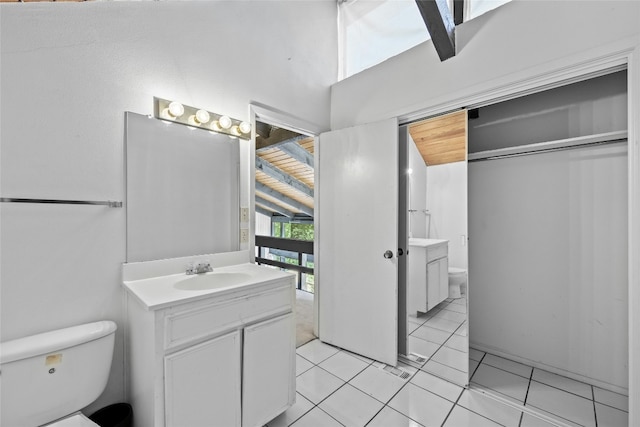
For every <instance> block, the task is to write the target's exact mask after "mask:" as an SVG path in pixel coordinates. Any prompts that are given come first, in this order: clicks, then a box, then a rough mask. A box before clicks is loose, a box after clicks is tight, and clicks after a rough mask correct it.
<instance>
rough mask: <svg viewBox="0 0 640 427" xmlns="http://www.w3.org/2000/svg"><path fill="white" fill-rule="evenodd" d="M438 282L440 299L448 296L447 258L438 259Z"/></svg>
mask: <svg viewBox="0 0 640 427" xmlns="http://www.w3.org/2000/svg"><path fill="white" fill-rule="evenodd" d="M438 263H439V264H440V265H439V267H438V274H440V277H439V278H438V284H439V285H440V301H444V300H446V299H447V298H449V258H447V257H445V258H441V259H439V260H438Z"/></svg>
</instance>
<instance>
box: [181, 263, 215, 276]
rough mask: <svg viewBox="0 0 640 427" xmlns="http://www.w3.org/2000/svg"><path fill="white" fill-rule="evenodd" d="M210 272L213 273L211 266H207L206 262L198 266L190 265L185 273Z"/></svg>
mask: <svg viewBox="0 0 640 427" xmlns="http://www.w3.org/2000/svg"><path fill="white" fill-rule="evenodd" d="M212 271H213V268H212V267H211V264H209V263H208V262H201V263H200V264H197V265H194V264H192V265H191V266H189V267H188V268H187V271H186V272H185V273H187V274H203V273H210V272H212Z"/></svg>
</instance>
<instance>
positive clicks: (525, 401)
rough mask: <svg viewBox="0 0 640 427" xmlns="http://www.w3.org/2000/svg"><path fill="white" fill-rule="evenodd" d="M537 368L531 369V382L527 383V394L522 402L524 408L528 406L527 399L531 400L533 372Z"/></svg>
mask: <svg viewBox="0 0 640 427" xmlns="http://www.w3.org/2000/svg"><path fill="white" fill-rule="evenodd" d="M535 369H536V368H534V367H533V366H532V367H531V373H530V374H529V382H528V383H527V392H526V393H525V394H524V400H523V401H522V404H523V405H524V406H527V399H528V398H529V389H530V388H531V381H533V371H534V370H535Z"/></svg>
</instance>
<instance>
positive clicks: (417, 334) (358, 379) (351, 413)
mask: <svg viewBox="0 0 640 427" xmlns="http://www.w3.org/2000/svg"><path fill="white" fill-rule="evenodd" d="M465 311H466V301H464V299H458V300H447V301H446V302H444V303H443V304H441V305H440V306H438V307H437V308H436V309H434V310H431V311H430V312H429V313H428V314H426V315H422V316H420V317H413V318H412V317H410V318H409V322H410V323H409V325H410V332H411V334H410V337H409V340H410V341H409V350H410V352H415V353H418V354H420V355H421V356H424V357H425V359H426V361H425V362H424V363H423V364H421V365H420V368H417V367H415V366H409V365H406V364H403V363H399V364H398V366H397V367H396V368H397V369H394V368H392V367H388V366H386V365H384V364H382V363H379V362H375V361H372V360H370V359H367V358H365V357H362V356H359V355H356V354H353V353H350V352H348V351H346V350H342V349H339V348H337V347H333V346H330V345H327V344H324V343H322V342H320V341H319V340H317V339H316V340H313V341H311V342H309V343H307V344H305V345H303V346H301V347H299V348H298V349H297V355H296V376H297V378H296V389H297V399H296V403H295V405H294V406H293V407H291V408H290V409H289V410H287V411H286V412H285V413H283V414H282V415H280V416H279V417H277V418H275V419H274V420H272V421H270V422H269V423H268V424H267V426H268V427H282V426H294V427H325V426H328V427H331V426H347V427H350V426H368V427H403V426H412V427H419V426H425V427H430V426H444V427H466V426H472V427H476V426H478V427H482V426H507V427H511V426H513V427H538V426H539V427H546V426H554V425H556V426H593V427H605V426H606V427H616V426H626V425H627V423H628V421H627V420H628V414H627V412H628V406H627V405H628V403H627V397H626V396H623V395H620V394H616V393H612V392H610V391H606V390H603V389H600V388H598V387H595V386H591V385H588V384H584V383H580V382H578V381H574V380H571V379H569V378H566V377H562V376H559V375H555V374H552V373H550V372H547V371H543V370H540V369H537V368H532V367H530V366H526V365H523V364H520V363H517V362H514V361H511V360H507V359H504V358H501V357H498V356H495V355H492V354H488V353H484V352H481V351H479V350H476V349H470V351H469V354H468V356H467V355H466V353H464V352H463V351H464V350H465V349H466V347H465V346H466V343H467V340H466V336H467V327H466V321H465V319H466V315H465V314H464V313H465ZM452 313H453V314H452ZM455 313H459V314H462V316H459V315H456V314H455ZM411 329H412V330H411ZM459 353H462V354H464V357H463V356H461V354H459ZM467 369H470V370H471V373H472V376H471V389H465V388H464V387H461V386H459V385H456V384H454V383H452V382H449V381H446V380H444V379H442V378H443V377H444V378H450V379H452V380H453V381H454V382H456V381H459V382H460V383H465V382H466V378H468V376H467V375H468V374H467V372H466V370H467ZM398 373H406V374H405V375H403V376H406V378H401V377H400V376H398V375H397V374H398Z"/></svg>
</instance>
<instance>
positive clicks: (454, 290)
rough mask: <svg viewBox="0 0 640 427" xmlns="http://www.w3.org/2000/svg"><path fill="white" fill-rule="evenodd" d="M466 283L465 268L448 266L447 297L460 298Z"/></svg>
mask: <svg viewBox="0 0 640 427" xmlns="http://www.w3.org/2000/svg"><path fill="white" fill-rule="evenodd" d="M466 283H467V270H465V269H462V268H455V267H449V298H460V297H461V296H462V294H461V291H462V289H463V288H464V286H465V285H466Z"/></svg>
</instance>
